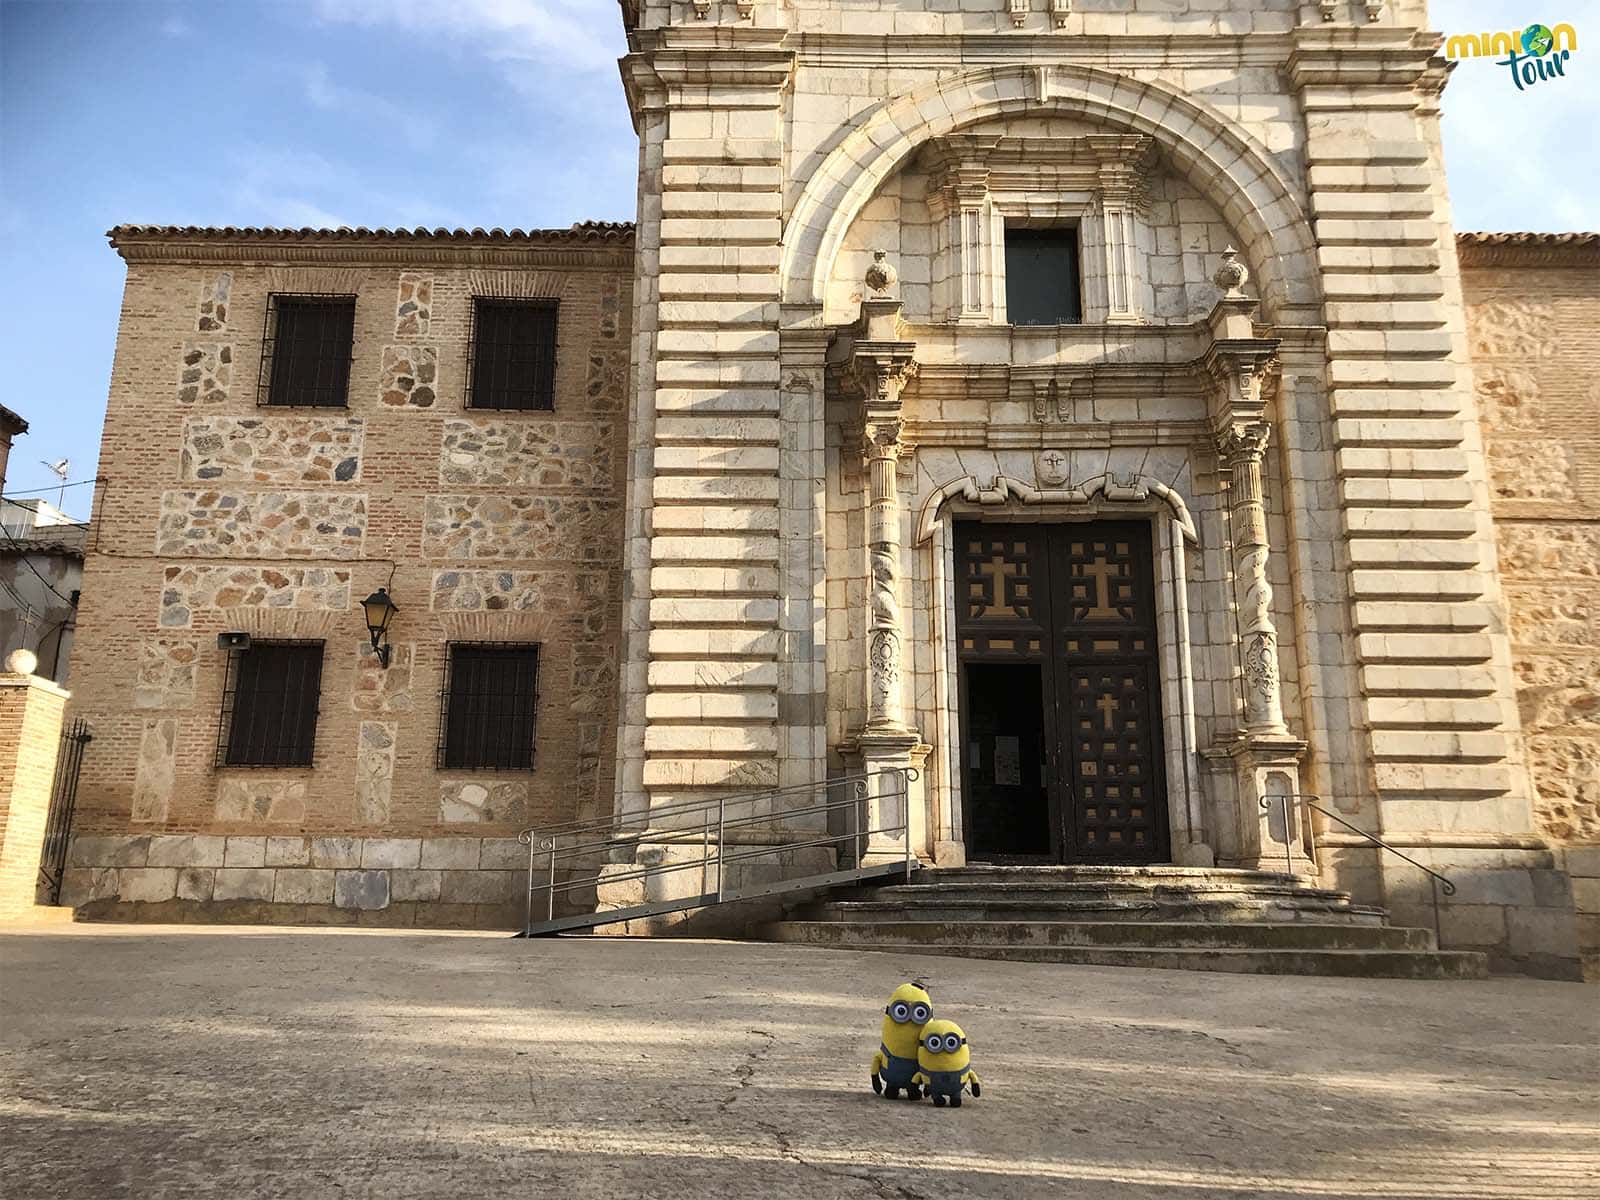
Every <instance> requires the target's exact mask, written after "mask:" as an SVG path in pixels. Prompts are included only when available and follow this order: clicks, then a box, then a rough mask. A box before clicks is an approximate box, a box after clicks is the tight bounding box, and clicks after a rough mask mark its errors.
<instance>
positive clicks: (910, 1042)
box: [872, 983, 933, 1100]
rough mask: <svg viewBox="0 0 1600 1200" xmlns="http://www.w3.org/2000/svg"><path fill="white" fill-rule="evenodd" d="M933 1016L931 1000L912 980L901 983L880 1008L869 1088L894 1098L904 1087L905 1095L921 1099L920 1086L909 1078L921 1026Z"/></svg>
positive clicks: (917, 1048)
mask: <svg viewBox="0 0 1600 1200" xmlns="http://www.w3.org/2000/svg"><path fill="white" fill-rule="evenodd" d="M931 1016H933V1001H932V1000H930V999H929V998H928V993H927V992H925V991H924V990H923V989H922V988H920V987H918V986H917V985H916V984H914V983H902V984H901V985H900V986H899V987H897V988H895V990H894V994H893V995H892V996H890V997H889V1003H888V1004H887V1005H886V1006H885V1007H884V1010H883V1026H882V1028H881V1030H880V1032H879V1045H878V1052H877V1053H876V1054H874V1055H873V1056H872V1090H873V1091H875V1092H877V1093H879V1094H880V1095H883V1096H886V1097H888V1098H889V1099H890V1100H893V1099H894V1098H895V1097H896V1096H898V1095H899V1094H900V1089H901V1088H905V1090H906V1099H908V1100H920V1099H922V1089H921V1088H919V1087H918V1086H917V1085H916V1084H915V1083H913V1082H912V1076H913V1075H915V1074H916V1073H917V1055H918V1054H919V1053H920V1046H921V1044H922V1027H923V1026H924V1025H926V1024H927V1023H928V1018H929V1017H931Z"/></svg>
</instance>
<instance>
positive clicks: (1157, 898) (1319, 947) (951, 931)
mask: <svg viewBox="0 0 1600 1200" xmlns="http://www.w3.org/2000/svg"><path fill="white" fill-rule="evenodd" d="M756 933H757V936H759V937H762V938H764V939H766V940H769V941H776V942H791V943H798V944H804V945H809V946H826V947H830V948H833V949H840V950H887V951H903V952H913V953H917V954H948V955H958V956H962V957H967V958H993V959H1005V960H1008V961H1011V962H1055V963H1082V964H1085V965H1092V966H1109V967H1130V966H1136V967H1166V968H1177V969H1184V970H1197V971H1233V972H1239V973H1243V974H1260V975H1343V976H1362V977H1367V978H1394V979H1481V978H1483V977H1485V976H1486V975H1487V973H1488V966H1487V960H1486V959H1485V957H1484V956H1483V955H1482V954H1478V953H1473V952H1466V951H1450V950H1440V949H1439V948H1438V945H1437V942H1436V940H1435V936H1434V931H1433V930H1431V929H1408V928H1401V927H1398V926H1393V925H1390V924H1389V923H1388V917H1387V915H1386V914H1385V913H1384V911H1383V910H1382V909H1378V908H1368V907H1364V906H1362V905H1358V904H1354V903H1352V902H1351V899H1350V897H1349V895H1347V894H1346V893H1344V892H1337V891H1332V890H1330V889H1327V888H1320V887H1317V886H1315V885H1314V884H1313V883H1310V882H1308V881H1307V880H1306V879H1304V878H1302V877H1300V876H1297V875H1285V874H1275V873H1272V872H1269V871H1238V870H1218V869H1196V868H1186V867H1002V866H969V867H960V868H924V869H922V870H919V871H916V872H915V873H914V874H913V875H912V876H911V879H910V882H909V883H897V884H892V885H888V886H882V887H852V888H848V889H835V890H834V891H833V892H832V893H831V894H830V895H829V896H828V897H827V898H825V899H820V900H812V901H810V902H807V903H805V904H801V905H798V906H797V907H796V908H794V909H793V910H791V911H790V912H788V913H787V914H786V919H785V920H782V921H778V922H774V923H772V924H769V925H765V926H762V927H760V928H759V929H758V930H757V931H756Z"/></svg>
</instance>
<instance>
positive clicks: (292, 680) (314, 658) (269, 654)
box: [217, 641, 322, 767]
mask: <svg viewBox="0 0 1600 1200" xmlns="http://www.w3.org/2000/svg"><path fill="white" fill-rule="evenodd" d="M321 697H322V643H321V642H291V641H282V642H260V641H257V642H252V643H251V644H250V648H249V649H248V650H234V651H230V652H229V654H228V669H227V674H226V675H225V676H224V678H223V683H222V718H221V721H220V723H219V724H218V726H217V765H218V766H219V767H308V766H310V765H311V757H312V753H313V751H314V750H315V748H316V741H317V705H318V702H319V701H320V700H321Z"/></svg>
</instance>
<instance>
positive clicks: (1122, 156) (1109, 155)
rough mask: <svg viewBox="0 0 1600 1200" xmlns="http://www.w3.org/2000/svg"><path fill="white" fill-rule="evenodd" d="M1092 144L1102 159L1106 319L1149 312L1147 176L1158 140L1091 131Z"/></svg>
mask: <svg viewBox="0 0 1600 1200" xmlns="http://www.w3.org/2000/svg"><path fill="white" fill-rule="evenodd" d="M1086 140H1087V141H1088V143H1089V148H1090V149H1091V150H1092V151H1093V153H1094V154H1095V156H1096V157H1097V158H1098V159H1099V160H1100V170H1099V185H1100V186H1099V209H1100V212H1099V217H1100V230H1101V238H1102V240H1103V243H1104V249H1105V273H1106V313H1105V319H1106V321H1107V322H1109V323H1112V324H1115V323H1118V322H1130V323H1131V322H1140V321H1143V320H1145V319H1147V317H1148V300H1149V297H1148V296H1147V295H1146V291H1147V289H1148V288H1149V281H1148V280H1147V279H1145V278H1143V276H1144V269H1143V263H1144V261H1145V255H1146V254H1147V253H1148V251H1149V250H1150V245H1149V242H1150V236H1149V221H1148V220H1147V218H1146V215H1145V212H1146V209H1147V207H1148V201H1147V199H1146V197H1145V193H1144V181H1145V177H1146V174H1147V172H1148V170H1149V165H1150V160H1151V158H1152V157H1153V155H1154V153H1155V143H1154V141H1153V140H1152V139H1151V138H1149V137H1145V136H1143V135H1142V134H1091V135H1090V136H1089V137H1088V138H1087V139H1086Z"/></svg>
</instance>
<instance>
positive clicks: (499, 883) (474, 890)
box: [439, 871, 528, 904]
mask: <svg viewBox="0 0 1600 1200" xmlns="http://www.w3.org/2000/svg"><path fill="white" fill-rule="evenodd" d="M440 874H441V875H442V881H441V883H440V887H439V899H440V900H442V901H443V902H445V903H446V904H505V903H509V902H510V901H512V900H517V899H520V898H521V897H523V896H525V895H526V894H527V887H528V877H527V876H526V875H524V874H521V873H519V872H517V871H443V872H441V873H440Z"/></svg>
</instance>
